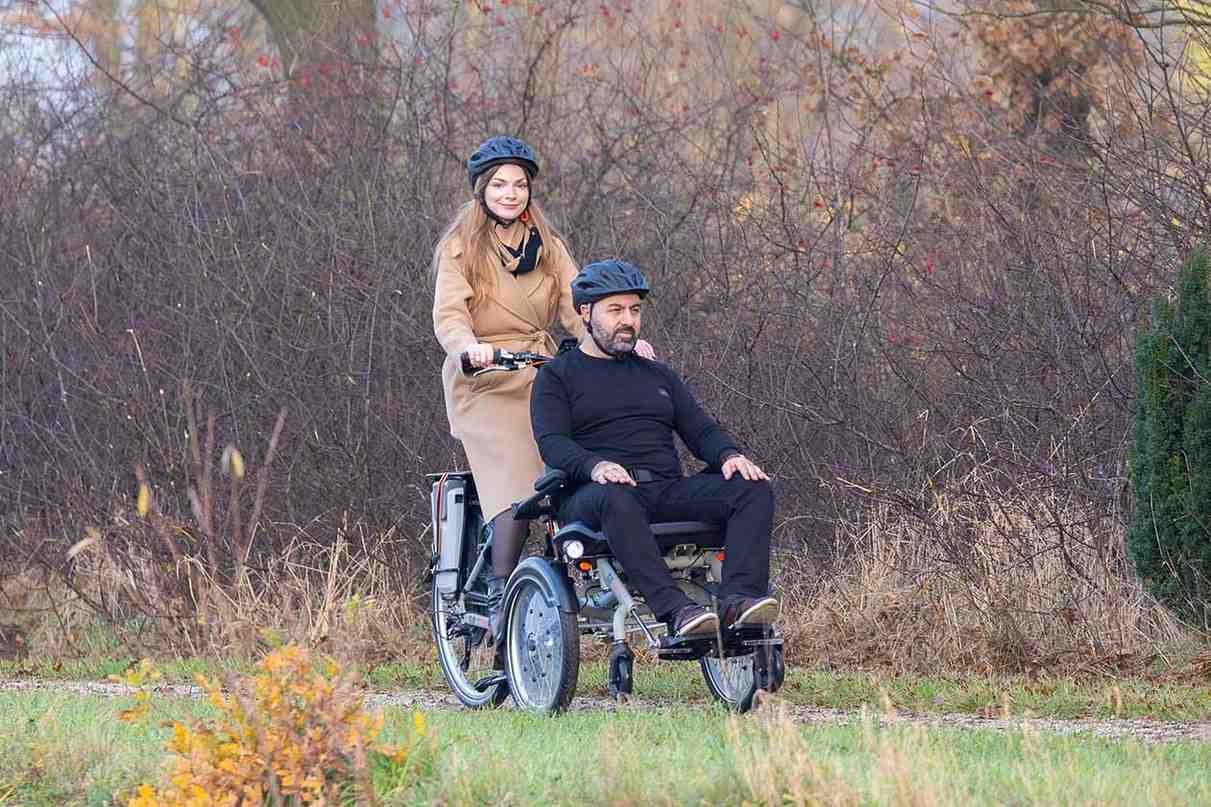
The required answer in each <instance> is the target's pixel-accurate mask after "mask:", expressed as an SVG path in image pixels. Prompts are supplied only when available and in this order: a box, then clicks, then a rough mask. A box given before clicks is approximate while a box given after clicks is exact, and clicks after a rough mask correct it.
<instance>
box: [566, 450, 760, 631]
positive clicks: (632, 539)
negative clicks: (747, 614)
mask: <svg viewBox="0 0 1211 807" xmlns="http://www.w3.org/2000/svg"><path fill="white" fill-rule="evenodd" d="M561 516H562V519H563V522H564V523H565V524H566V523H569V522H572V521H583V522H584V523H585V525H586V526H588V527H589V528H590V529H592V530H600V531H602V532H604V533H605V536H606V540H607V541H609V543H610V550H611V551H612V552H613V553H614V556H615V557H616V558H617V559H618V562H619V563H620V564H622V568H623V570H625V572H626V575H627V579H628V580H630V582H631V583H632V584H633V585H634V586H635V588H637V589H639V592H640V593H641V594H643V597H644V599H645V600H646V601H647V604H648V607H649V608H651V609H652V613H653V614H655V615H656V616H657V618H659V619H662V620H668V619H670V618H671V617H672V616H673V615H674V614H675V612H676V611H677V610H678V609H680V608H682V607H683V606H686V605H689V604H690V602H691V600H690V599H689V597H687V596H686V594H685V592H683V591H682V590H681V589H680V588H678V586H677V584H676V583H675V582H674V581H673V578H672V576H671V575H670V574H669V571H668V568H667V567H666V566H665V565H664V560H663V556H662V554H661V552H660V548H659V546H657V544H656V539H655V537H654V536H653V535H652V529H651V524H652V523H653V522H657V523H659V522H662V521H709V522H714V523H716V524H723V525H725V528H724V542H725V544H724V551H725V552H726V553H727V554H726V556H725V558H724V561H723V581H722V584H721V585H720V588H719V601H720V603H721V604H722V603H726V602H728V601H729V600H731V599H734V598H737V597H764V596H765V595H766V594H768V593H769V543H770V529H771V527H772V525H773V519H774V496H773V491H772V490H771V489H770V484H769V482H750V481H748V480H747V479H744V478H743V477H742V476H740V474H733V475H732V478H731V479H724V478H723V476H722V475H721V474H711V473H701V474H697V475H696V476H690V477H685V478H682V479H662V480H657V481H654V482H643V483H640V484H639V485H638V486H637V487H631V486H630V485H616V484H608V485H599V484H597V483H596V482H589V483H587V484H585V485H582V486H581V487H580V488H579V489H577V491H576V492H575V493H573V494H572V495H571V497H569V498H568V500H567V501H566V502H565V503H564V505H563V508H562V512H561Z"/></svg>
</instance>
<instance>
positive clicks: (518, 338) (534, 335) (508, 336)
mask: <svg viewBox="0 0 1211 807" xmlns="http://www.w3.org/2000/svg"><path fill="white" fill-rule="evenodd" d="M479 338H480V339H481V340H482V341H484V342H487V343H488V344H489V345H499V344H504V343H505V342H528V343H529V344H531V345H542V347H543V348H545V349H546V352H547V353H550V354H552V355H553V354H554V353H555V350H556V344H555V339H554V338H552V336H551V334H549V333H548V332H546V331H528V332H526V333H502V334H496V335H495V336H481V337H479Z"/></svg>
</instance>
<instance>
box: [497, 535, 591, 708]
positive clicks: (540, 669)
mask: <svg viewBox="0 0 1211 807" xmlns="http://www.w3.org/2000/svg"><path fill="white" fill-rule="evenodd" d="M555 574H556V573H555V572H554V571H553V570H552V569H551V568H550V566H547V565H545V564H544V563H543V562H542V561H541V560H539V559H537V558H532V559H530V560H529V561H526V562H524V563H522V565H521V566H519V567H517V569H516V571H514V572H513V575H512V576H511V577H510V578H509V587H508V590H507V591H506V592H505V619H506V623H505V668H506V670H507V671H508V673H509V689H510V691H511V692H512V694H513V701H514V702H515V703H516V704H517V705H518V707H520V708H522V709H525V710H527V711H531V712H539V713H542V714H554V713H556V712H562V711H563V710H564V709H566V708H567V706H568V704H569V703H571V701H572V696H573V695H574V694H575V693H576V679H577V676H578V675H579V672H580V630H579V626H578V625H577V622H576V614H572V613H567V612H566V611H564V610H563V608H562V607H561V604H560V599H559V593H558V591H557V589H556V586H557V585H558V582H557V581H556V580H555Z"/></svg>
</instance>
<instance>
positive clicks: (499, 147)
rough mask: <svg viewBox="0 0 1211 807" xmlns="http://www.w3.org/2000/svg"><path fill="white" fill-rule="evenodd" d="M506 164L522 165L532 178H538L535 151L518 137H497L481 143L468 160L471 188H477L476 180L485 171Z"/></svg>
mask: <svg viewBox="0 0 1211 807" xmlns="http://www.w3.org/2000/svg"><path fill="white" fill-rule="evenodd" d="M505 163H515V164H517V165H520V166H521V167H522V168H524V169H525V171H526V173H527V174H529V175H530V177H531V178H533V177H536V176H538V157H536V156H535V155H534V149H532V148H530V147H529V146H528V145H526V143H525V141H524V140H519V139H518V138H516V137H509V136H508V135H496V136H495V137H489V138H488V139H487V140H485V141H484V142H482V143H480V144H479V147H478V148H476V149H475V151H473V152H471V156H470V157H468V158H467V176H469V177H470V178H471V187H472V188H474V187H475V178H476V177H478V176H479V175H480V174H482V173H483V172H484V171H487V170H488V169H489V168H492V167H493V166H497V165H504V164H505Z"/></svg>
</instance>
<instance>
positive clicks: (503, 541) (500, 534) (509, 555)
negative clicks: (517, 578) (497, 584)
mask: <svg viewBox="0 0 1211 807" xmlns="http://www.w3.org/2000/svg"><path fill="white" fill-rule="evenodd" d="M529 534H530V522H529V521H517V520H515V519H514V518H513V513H512V512H511V511H509V510H506V511H504V512H503V513H501V514H500V515H498V516H497V517H496V518H494V519H492V574H493V575H495V576H496V577H508V576H509V575H510V574H512V573H513V569H515V568H516V567H517V562H518V561H519V560H521V547H522V544H524V543H525V542H526V537H527V536H529Z"/></svg>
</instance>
